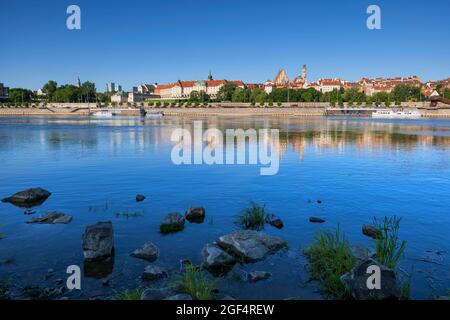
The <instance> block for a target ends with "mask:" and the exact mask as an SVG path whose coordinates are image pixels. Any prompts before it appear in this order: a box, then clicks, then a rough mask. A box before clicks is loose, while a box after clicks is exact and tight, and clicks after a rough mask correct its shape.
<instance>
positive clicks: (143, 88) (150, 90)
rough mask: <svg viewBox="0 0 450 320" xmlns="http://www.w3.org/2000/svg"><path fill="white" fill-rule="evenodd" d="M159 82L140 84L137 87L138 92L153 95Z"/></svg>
mask: <svg viewBox="0 0 450 320" xmlns="http://www.w3.org/2000/svg"><path fill="white" fill-rule="evenodd" d="M156 86H157V84H156V83H155V84H140V85H138V87H137V92H138V93H140V94H143V95H149V96H151V95H153V94H154V93H155V88H156Z"/></svg>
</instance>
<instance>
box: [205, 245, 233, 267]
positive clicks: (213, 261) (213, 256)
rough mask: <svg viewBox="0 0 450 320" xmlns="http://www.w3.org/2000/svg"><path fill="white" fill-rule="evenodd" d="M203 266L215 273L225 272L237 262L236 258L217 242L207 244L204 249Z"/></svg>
mask: <svg viewBox="0 0 450 320" xmlns="http://www.w3.org/2000/svg"><path fill="white" fill-rule="evenodd" d="M202 255H203V263H202V267H203V268H205V269H208V270H210V271H212V272H213V273H215V272H217V273H219V274H220V273H225V272H226V271H228V270H229V269H231V267H233V265H234V264H235V263H236V259H235V258H234V257H232V256H231V255H229V254H228V253H226V252H225V251H224V250H222V249H221V248H219V247H218V246H217V245H215V244H207V245H206V246H205V247H204V248H203V250H202Z"/></svg>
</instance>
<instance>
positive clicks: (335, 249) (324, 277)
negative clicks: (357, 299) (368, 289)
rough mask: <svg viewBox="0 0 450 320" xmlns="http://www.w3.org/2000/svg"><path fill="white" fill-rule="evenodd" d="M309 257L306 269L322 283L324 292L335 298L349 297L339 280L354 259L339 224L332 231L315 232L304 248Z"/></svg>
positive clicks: (349, 268)
mask: <svg viewBox="0 0 450 320" xmlns="http://www.w3.org/2000/svg"><path fill="white" fill-rule="evenodd" d="M304 253H305V255H306V256H307V257H308V259H309V265H308V271H309V272H310V274H311V277H312V278H313V279H315V280H319V281H321V283H322V286H323V291H324V293H325V294H327V295H329V296H332V297H334V298H337V299H347V298H349V297H350V295H349V293H348V291H347V289H346V288H345V286H344V285H343V284H342V282H341V276H342V275H344V274H345V273H347V272H349V271H350V270H351V269H352V268H353V267H354V266H355V265H356V259H355V257H354V256H353V255H352V253H351V249H350V244H349V242H348V239H347V237H345V236H344V235H341V232H340V229H339V226H338V227H337V229H336V230H335V231H334V232H333V231H332V230H325V231H321V232H319V233H317V235H316V238H315V240H314V242H313V243H312V244H311V245H310V246H309V247H308V248H307V249H306V250H304Z"/></svg>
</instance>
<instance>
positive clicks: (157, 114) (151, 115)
mask: <svg viewBox="0 0 450 320" xmlns="http://www.w3.org/2000/svg"><path fill="white" fill-rule="evenodd" d="M145 116H146V117H149V118H160V117H163V116H164V113H163V112H162V111H159V112H147V114H146V115H145Z"/></svg>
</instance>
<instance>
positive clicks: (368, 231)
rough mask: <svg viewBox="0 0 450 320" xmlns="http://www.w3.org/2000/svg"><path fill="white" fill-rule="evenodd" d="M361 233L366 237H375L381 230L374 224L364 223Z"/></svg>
mask: <svg viewBox="0 0 450 320" xmlns="http://www.w3.org/2000/svg"><path fill="white" fill-rule="evenodd" d="M362 233H363V234H364V235H366V236H368V237H371V238H373V239H377V238H378V237H379V236H380V234H381V231H380V230H379V229H377V228H376V227H375V226H374V225H371V224H365V225H363V227H362Z"/></svg>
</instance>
